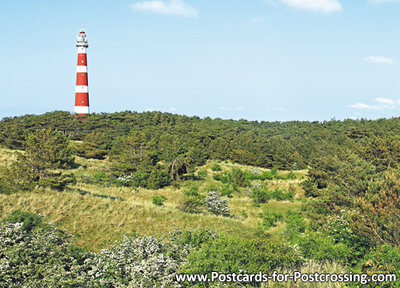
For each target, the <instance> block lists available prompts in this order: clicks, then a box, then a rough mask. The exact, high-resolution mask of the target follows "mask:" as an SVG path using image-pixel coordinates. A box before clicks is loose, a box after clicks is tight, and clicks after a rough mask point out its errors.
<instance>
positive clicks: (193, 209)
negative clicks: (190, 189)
mask: <svg viewBox="0 0 400 288" xmlns="http://www.w3.org/2000/svg"><path fill="white" fill-rule="evenodd" d="M203 206H204V200H203V199H202V198H200V197H196V196H185V197H184V198H183V200H182V201H181V202H180V204H179V210H181V211H183V212H185V213H200V212H201V211H202V210H203Z"/></svg>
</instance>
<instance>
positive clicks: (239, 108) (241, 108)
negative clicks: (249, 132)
mask: <svg viewBox="0 0 400 288" xmlns="http://www.w3.org/2000/svg"><path fill="white" fill-rule="evenodd" d="M243 109H244V108H243V107H236V110H238V111H241V110H243Z"/></svg>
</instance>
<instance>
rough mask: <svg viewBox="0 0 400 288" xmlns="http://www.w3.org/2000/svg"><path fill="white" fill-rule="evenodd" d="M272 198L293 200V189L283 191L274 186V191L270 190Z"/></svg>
mask: <svg viewBox="0 0 400 288" xmlns="http://www.w3.org/2000/svg"><path fill="white" fill-rule="evenodd" d="M271 194H272V198H274V199H275V200H277V201H282V200H290V201H292V200H293V197H294V192H293V191H287V192H284V191H282V190H280V189H278V188H275V190H274V191H272V193H271Z"/></svg>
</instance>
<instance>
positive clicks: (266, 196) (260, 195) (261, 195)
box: [251, 187, 271, 205]
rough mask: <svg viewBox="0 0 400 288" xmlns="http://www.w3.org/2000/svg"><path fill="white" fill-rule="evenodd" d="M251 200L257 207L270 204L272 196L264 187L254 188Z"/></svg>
mask: <svg viewBox="0 0 400 288" xmlns="http://www.w3.org/2000/svg"><path fill="white" fill-rule="evenodd" d="M251 198H252V199H253V203H254V204H255V205H258V204H262V203H268V201H269V200H270V199H271V195H270V193H269V191H268V190H266V189H265V188H262V187H254V188H253V189H252V192H251Z"/></svg>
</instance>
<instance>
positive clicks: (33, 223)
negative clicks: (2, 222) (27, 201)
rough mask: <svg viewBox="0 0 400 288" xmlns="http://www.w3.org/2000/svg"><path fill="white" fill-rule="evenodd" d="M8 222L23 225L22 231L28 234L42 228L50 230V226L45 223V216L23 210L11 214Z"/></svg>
mask: <svg viewBox="0 0 400 288" xmlns="http://www.w3.org/2000/svg"><path fill="white" fill-rule="evenodd" d="M6 221H7V222H9V223H23V225H22V227H21V229H22V230H24V231H27V232H30V231H32V230H36V229H40V228H42V229H47V230H48V229H49V228H50V225H48V224H47V223H45V222H43V216H40V215H36V214H33V213H30V212H24V211H21V210H15V211H13V212H11V213H10V214H9V215H8V216H7V218H6Z"/></svg>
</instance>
